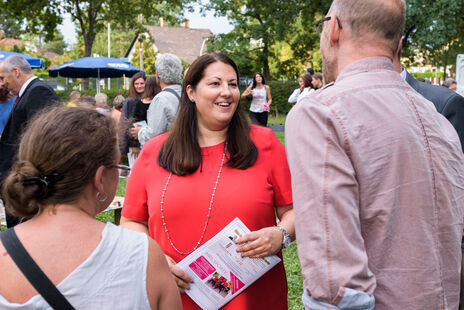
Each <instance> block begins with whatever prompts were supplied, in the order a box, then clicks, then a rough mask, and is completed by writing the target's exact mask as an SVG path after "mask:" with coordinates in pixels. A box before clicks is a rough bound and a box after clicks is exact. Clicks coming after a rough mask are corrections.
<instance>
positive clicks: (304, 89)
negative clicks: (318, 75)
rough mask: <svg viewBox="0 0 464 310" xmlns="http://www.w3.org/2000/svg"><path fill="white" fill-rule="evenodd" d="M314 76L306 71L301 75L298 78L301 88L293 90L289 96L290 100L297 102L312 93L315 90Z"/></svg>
mask: <svg viewBox="0 0 464 310" xmlns="http://www.w3.org/2000/svg"><path fill="white" fill-rule="evenodd" d="M311 82H312V78H311V76H310V75H308V74H306V73H304V74H302V75H300V78H299V79H298V83H299V84H300V88H297V89H295V90H294V91H293V93H292V94H291V95H290V97H288V102H290V103H295V102H298V101H300V100H301V98H303V97H305V96H307V95H309V94H311V93H312V92H314V89H313V84H312V83H311Z"/></svg>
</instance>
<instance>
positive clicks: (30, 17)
mask: <svg viewBox="0 0 464 310" xmlns="http://www.w3.org/2000/svg"><path fill="white" fill-rule="evenodd" d="M0 1H1V2H0V8H1V9H3V10H4V11H5V12H6V13H7V14H8V16H12V17H15V18H17V19H24V20H25V21H26V26H27V27H26V29H27V31H29V32H32V33H37V32H42V33H44V34H45V35H46V39H47V40H51V39H52V38H53V35H54V31H55V29H56V27H57V25H59V24H60V23H61V22H62V15H63V14H65V13H67V14H70V15H71V17H72V20H73V22H74V23H75V24H76V25H77V28H78V31H77V32H78V35H79V36H80V37H82V39H83V43H84V56H91V55H92V47H93V43H94V42H95V38H96V35H97V33H99V32H101V31H102V30H103V29H104V28H105V27H106V25H107V22H108V21H114V22H115V23H117V24H119V25H123V26H126V27H127V28H132V29H139V30H141V25H140V24H139V23H138V22H137V16H138V15H139V14H143V15H144V16H147V17H148V16H160V14H161V13H162V10H165V9H166V8H169V7H172V8H177V7H179V6H181V5H182V4H183V3H184V1H187V0H169V1H167V2H166V1H165V2H163V3H161V2H150V1H148V2H147V1H143V0H125V1H120V0H35V1H29V0H15V1H7V0H0Z"/></svg>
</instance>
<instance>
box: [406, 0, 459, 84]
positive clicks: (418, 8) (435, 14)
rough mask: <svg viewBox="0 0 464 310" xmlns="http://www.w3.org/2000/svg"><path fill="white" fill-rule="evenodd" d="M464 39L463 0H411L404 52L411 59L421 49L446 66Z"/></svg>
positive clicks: (457, 51) (436, 62)
mask: <svg viewBox="0 0 464 310" xmlns="http://www.w3.org/2000/svg"><path fill="white" fill-rule="evenodd" d="M463 40H464V2H463V1H462V0H408V2H407V18H406V27H405V32H404V39H403V56H405V57H408V58H409V60H410V61H412V59H413V57H414V56H415V54H417V52H418V51H419V52H420V53H422V54H423V55H424V56H425V59H426V61H427V62H429V63H431V64H436V65H438V66H443V67H444V68H446V66H447V65H449V64H453V63H455V61H456V55H457V54H458V53H459V52H462V51H463V44H464V42H463ZM445 71H446V70H445ZM445 77H446V72H445Z"/></svg>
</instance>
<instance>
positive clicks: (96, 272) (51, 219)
mask: <svg viewBox="0 0 464 310" xmlns="http://www.w3.org/2000/svg"><path fill="white" fill-rule="evenodd" d="M120 156H121V155H120V152H119V150H118V144H117V137H116V127H115V122H114V120H113V119H112V118H111V117H109V116H105V115H102V114H100V113H98V112H96V111H93V110H89V109H85V108H64V107H57V108H53V109H52V110H50V111H48V112H47V113H43V114H42V115H40V116H39V117H38V118H37V119H36V120H35V121H34V122H33V123H31V124H30V125H29V127H28V129H27V131H26V132H25V134H24V136H23V137H22V140H21V144H20V146H19V153H18V161H17V162H16V164H15V166H14V167H13V169H12V171H11V172H10V174H9V176H8V177H7V179H6V180H5V183H4V188H3V197H4V198H5V202H6V204H5V205H6V208H7V210H8V212H10V213H11V214H14V215H16V216H20V217H21V216H22V217H26V218H30V219H29V220H28V221H26V222H23V223H21V224H19V225H18V226H15V227H14V228H10V229H14V232H15V233H16V235H17V236H18V239H19V241H20V243H22V245H23V246H24V248H25V249H26V251H27V252H28V253H29V254H30V256H31V257H32V259H33V260H34V261H35V262H36V263H37V265H38V266H39V268H40V269H41V270H42V271H43V272H44V273H45V275H46V277H48V278H49V279H50V281H51V282H52V283H53V284H54V285H55V286H56V288H57V289H58V290H59V291H60V292H61V294H62V295H63V296H64V297H65V298H66V299H67V300H68V302H69V303H70V304H71V306H72V307H73V308H75V309H180V308H181V304H180V297H179V293H178V290H177V287H176V284H175V282H174V279H173V278H172V276H171V273H170V272H169V269H168V265H167V262H166V259H165V258H164V255H163V253H162V251H161V250H160V248H159V247H158V245H157V244H156V243H155V242H154V241H153V240H152V239H150V238H147V236H146V235H144V234H141V233H137V232H133V231H129V230H127V229H125V228H123V227H119V226H115V225H113V224H111V223H108V224H104V223H102V222H99V221H97V220H96V219H95V215H97V214H98V213H100V212H101V211H103V210H104V209H105V208H106V207H107V206H108V205H109V204H110V203H111V201H112V200H113V198H114V195H115V192H116V188H117V185H118V180H119V172H120V171H121V170H127V169H123V168H124V167H122V166H119V165H118V163H119V160H120ZM10 232H12V231H10ZM1 234H4V233H1ZM0 253H2V255H0V274H1V278H2V281H0V309H52V308H51V307H50V305H49V304H48V303H47V302H46V301H45V299H44V298H43V297H42V296H41V295H39V294H38V292H37V291H36V289H35V288H34V287H33V286H32V285H31V283H30V282H29V281H28V280H27V279H26V277H25V276H24V275H23V273H22V272H21V270H20V269H19V268H18V267H17V265H16V264H15V262H14V261H13V260H12V259H11V256H10V255H5V254H3V253H6V249H5V246H4V244H3V243H0Z"/></svg>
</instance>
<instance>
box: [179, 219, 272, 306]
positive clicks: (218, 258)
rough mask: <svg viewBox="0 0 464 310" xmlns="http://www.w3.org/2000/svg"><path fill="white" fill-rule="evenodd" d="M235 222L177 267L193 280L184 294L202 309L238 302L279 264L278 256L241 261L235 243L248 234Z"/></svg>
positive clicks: (245, 229)
mask: <svg viewBox="0 0 464 310" xmlns="http://www.w3.org/2000/svg"><path fill="white" fill-rule="evenodd" d="M249 232H250V230H249V229H248V228H247V227H246V226H245V225H244V224H243V222H242V221H241V220H240V219H238V218H235V219H234V220H233V221H232V222H230V223H229V225H227V226H226V227H225V228H224V229H223V230H221V231H220V232H219V233H218V234H217V235H216V236H214V237H213V238H211V239H210V240H208V242H206V243H205V244H203V245H202V246H201V247H199V248H198V249H197V250H196V251H195V252H193V253H192V254H190V255H189V256H187V257H186V258H184V259H183V260H182V261H181V262H179V263H178V264H177V266H179V267H180V268H181V269H182V270H184V271H185V272H186V273H187V274H188V275H189V276H190V277H192V279H193V283H191V284H190V289H189V290H186V291H185V292H186V293H187V294H188V295H189V296H190V298H192V299H193V300H194V301H195V302H196V303H197V304H198V305H199V306H200V307H201V308H202V309H207V310H215V309H219V308H221V307H222V306H224V305H225V304H226V303H228V302H229V301H231V300H232V299H233V298H235V297H236V296H237V295H238V294H240V293H241V292H242V291H243V290H245V289H246V288H247V287H248V286H250V285H251V284H252V283H253V282H255V281H256V280H257V279H259V278H260V277H261V276H262V275H263V274H265V273H266V272H267V271H269V270H270V269H271V268H272V267H274V266H275V265H277V264H278V263H279V262H280V258H279V257H278V256H277V255H272V256H268V257H265V258H248V257H241V255H240V253H237V251H236V249H237V247H239V245H237V244H235V242H234V240H235V239H237V238H238V237H239V236H241V235H244V234H247V233H249Z"/></svg>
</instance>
